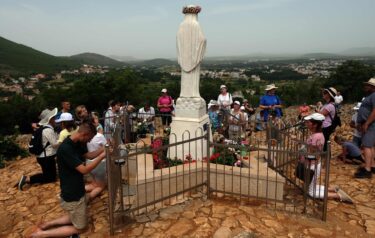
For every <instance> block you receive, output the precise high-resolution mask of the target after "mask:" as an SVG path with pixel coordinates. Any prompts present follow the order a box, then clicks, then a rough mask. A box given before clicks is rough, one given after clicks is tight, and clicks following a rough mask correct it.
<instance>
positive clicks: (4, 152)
mask: <svg viewBox="0 0 375 238" xmlns="http://www.w3.org/2000/svg"><path fill="white" fill-rule="evenodd" d="M28 155H29V153H28V152H27V151H26V150H24V149H22V148H20V147H19V146H18V145H17V144H16V143H15V142H14V137H10V136H7V137H4V136H0V168H4V166H5V161H11V160H14V159H15V158H17V157H18V156H21V157H22V158H23V157H26V156H28Z"/></svg>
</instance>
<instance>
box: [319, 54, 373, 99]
mask: <svg viewBox="0 0 375 238" xmlns="http://www.w3.org/2000/svg"><path fill="white" fill-rule="evenodd" d="M374 75H375V68H374V67H373V66H369V65H365V64H364V63H362V62H360V61H354V60H349V61H346V62H345V63H343V64H342V65H341V66H339V67H338V68H337V69H336V70H335V71H334V72H333V74H332V75H331V77H330V78H329V79H328V80H327V81H326V83H325V85H324V86H325V87H334V88H336V89H337V90H338V91H340V92H341V94H342V95H343V97H344V99H345V101H346V102H358V101H360V100H361V98H362V97H363V96H364V94H363V89H362V88H363V82H366V81H368V80H369V79H370V78H371V77H373V76H374Z"/></svg>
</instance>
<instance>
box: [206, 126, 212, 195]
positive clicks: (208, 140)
mask: <svg viewBox="0 0 375 238" xmlns="http://www.w3.org/2000/svg"><path fill="white" fill-rule="evenodd" d="M210 126H211V125H210V124H208V126H207V198H210V194H211V192H210V187H211V178H210V177H211V175H210V168H211V167H210V165H211V161H210V156H211V155H210V133H211V128H210Z"/></svg>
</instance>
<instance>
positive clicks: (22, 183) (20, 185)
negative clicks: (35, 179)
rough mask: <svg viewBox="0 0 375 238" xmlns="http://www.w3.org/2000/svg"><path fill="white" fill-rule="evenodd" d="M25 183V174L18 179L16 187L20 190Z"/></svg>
mask: <svg viewBox="0 0 375 238" xmlns="http://www.w3.org/2000/svg"><path fill="white" fill-rule="evenodd" d="M25 184H26V176H25V175H22V176H21V178H20V181H19V182H18V189H19V190H20V191H22V187H23V186H24V185H25Z"/></svg>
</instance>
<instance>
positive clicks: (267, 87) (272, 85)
mask: <svg viewBox="0 0 375 238" xmlns="http://www.w3.org/2000/svg"><path fill="white" fill-rule="evenodd" d="M276 88H277V87H276V86H275V84H268V85H267V86H266V89H265V90H266V91H270V90H272V89H276Z"/></svg>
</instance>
